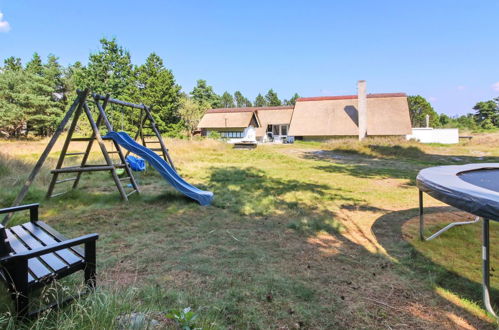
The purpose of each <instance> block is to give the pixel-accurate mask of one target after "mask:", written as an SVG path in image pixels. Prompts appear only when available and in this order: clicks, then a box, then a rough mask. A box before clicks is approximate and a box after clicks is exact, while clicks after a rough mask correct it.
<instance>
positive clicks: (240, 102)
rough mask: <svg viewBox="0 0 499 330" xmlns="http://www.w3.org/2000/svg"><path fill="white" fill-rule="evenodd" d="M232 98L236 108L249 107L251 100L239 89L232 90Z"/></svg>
mask: <svg viewBox="0 0 499 330" xmlns="http://www.w3.org/2000/svg"><path fill="white" fill-rule="evenodd" d="M234 100H235V101H236V106H237V107H238V108H244V107H251V106H252V104H251V101H250V100H248V99H247V98H245V97H244V96H243V94H242V93H241V92H240V91H235V92H234Z"/></svg>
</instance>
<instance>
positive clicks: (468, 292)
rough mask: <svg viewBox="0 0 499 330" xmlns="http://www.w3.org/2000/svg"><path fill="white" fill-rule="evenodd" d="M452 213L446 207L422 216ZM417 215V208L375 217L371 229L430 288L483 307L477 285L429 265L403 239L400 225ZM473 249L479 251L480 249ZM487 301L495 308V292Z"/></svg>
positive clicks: (498, 294) (497, 303) (497, 299)
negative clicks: (431, 286)
mask: <svg viewBox="0 0 499 330" xmlns="http://www.w3.org/2000/svg"><path fill="white" fill-rule="evenodd" d="M455 210H456V209H454V208H452V207H447V206H446V207H427V208H425V213H427V214H431V213H434V212H449V211H455ZM418 212H419V209H416V208H415V209H408V210H403V211H396V212H391V213H388V214H385V215H383V216H382V217H380V218H378V219H377V220H376V222H375V223H374V225H373V227H372V230H373V233H374V234H375V236H376V239H377V240H378V242H379V243H380V244H381V245H382V246H383V247H384V248H385V249H386V251H387V252H388V253H389V254H390V255H391V256H393V257H396V258H398V259H399V260H400V261H401V263H402V264H403V265H404V266H406V267H408V268H409V269H411V270H414V271H415V272H416V276H418V277H420V278H421V280H423V281H429V278H431V279H432V281H431V282H432V283H433V285H434V287H435V286H439V287H442V288H444V289H446V290H448V291H450V292H454V293H456V294H457V295H458V296H460V297H461V298H465V299H468V300H470V301H474V302H477V303H478V304H479V305H480V306H482V308H483V302H482V285H481V283H478V282H474V281H471V280H469V279H467V278H464V277H462V276H461V275H459V274H457V273H455V272H453V271H449V270H448V269H446V268H445V266H443V265H440V264H437V263H435V262H433V261H432V260H430V259H429V258H428V257H427V256H425V255H424V254H423V253H421V252H419V251H418V250H417V249H416V248H415V247H414V246H413V245H411V243H410V242H407V241H406V240H405V239H404V233H403V231H402V227H403V225H404V224H405V223H406V222H407V221H408V220H410V219H412V218H414V217H416V216H418V214H419V213H418ZM451 230H452V229H451ZM437 239H438V238H437ZM476 248H477V251H479V249H480V246H477V247H476ZM478 255H479V253H477V258H479V256H478ZM456 258H459V256H458V255H457V256H456ZM491 301H492V304H493V305H494V306H499V290H498V289H496V288H491ZM496 310H497V308H496Z"/></svg>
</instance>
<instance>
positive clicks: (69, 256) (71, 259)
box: [22, 222, 83, 265]
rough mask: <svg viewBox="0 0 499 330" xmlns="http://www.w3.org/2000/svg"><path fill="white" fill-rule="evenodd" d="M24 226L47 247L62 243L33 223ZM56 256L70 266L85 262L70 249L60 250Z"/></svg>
mask: <svg viewBox="0 0 499 330" xmlns="http://www.w3.org/2000/svg"><path fill="white" fill-rule="evenodd" d="M22 226H23V227H24V228H25V229H26V230H28V231H29V232H30V233H31V234H32V235H33V236H35V237H36V238H38V239H39V240H41V241H42V242H43V244H45V245H52V244H56V243H58V242H60V241H59V240H56V239H54V237H53V236H52V235H50V234H48V233H47V232H46V231H45V230H44V229H43V228H41V227H39V226H37V225H35V224H33V223H31V222H28V223H25V224H23V225H22ZM55 254H57V255H58V256H59V257H61V258H62V259H63V260H64V261H65V262H66V263H67V264H68V265H73V264H75V263H77V262H80V261H83V259H82V258H81V257H79V256H77V255H75V254H74V253H73V252H72V251H71V250H70V249H64V250H60V251H57V252H55Z"/></svg>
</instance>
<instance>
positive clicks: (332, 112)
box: [289, 93, 411, 136]
mask: <svg viewBox="0 0 499 330" xmlns="http://www.w3.org/2000/svg"><path fill="white" fill-rule="evenodd" d="M357 107H358V100H357V95H346V96H330V97H310V98H300V99H298V100H297V102H296V105H295V109H294V111H293V116H292V118H291V124H290V128H289V135H292V136H335V135H336V136H338V135H358V112H357ZM410 133H411V122H410V118H409V107H408V105H407V96H406V95H405V94H403V93H390V94H369V95H367V134H368V135H405V134H410Z"/></svg>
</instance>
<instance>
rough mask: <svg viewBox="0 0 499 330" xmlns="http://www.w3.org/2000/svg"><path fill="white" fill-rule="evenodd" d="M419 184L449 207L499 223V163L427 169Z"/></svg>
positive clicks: (419, 175)
mask: <svg viewBox="0 0 499 330" xmlns="http://www.w3.org/2000/svg"><path fill="white" fill-rule="evenodd" d="M416 184H417V186H418V188H419V189H420V190H422V191H424V192H425V193H427V194H428V195H430V196H432V197H434V198H436V199H438V200H440V201H442V202H444V203H446V204H449V205H452V206H454V207H456V208H458V209H461V210H463V211H466V212H469V213H472V214H474V215H477V216H481V217H484V218H487V219H491V220H496V221H499V163H482V164H466V165H452V166H437V167H429V168H425V169H424V170H421V171H420V172H419V173H418V176H417V178H416Z"/></svg>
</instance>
